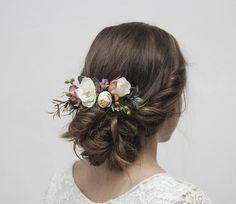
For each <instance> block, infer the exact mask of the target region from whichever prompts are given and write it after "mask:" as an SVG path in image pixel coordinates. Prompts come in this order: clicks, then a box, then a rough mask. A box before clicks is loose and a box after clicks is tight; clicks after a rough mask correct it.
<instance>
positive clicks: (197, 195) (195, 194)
mask: <svg viewBox="0 0 236 204" xmlns="http://www.w3.org/2000/svg"><path fill="white" fill-rule="evenodd" d="M184 183H185V184H186V185H187V186H188V187H189V188H188V190H187V191H186V192H185V193H184V194H183V195H182V198H181V202H177V203H176V204H212V200H211V199H210V198H209V197H208V196H207V195H206V194H205V193H204V192H203V191H202V190H201V189H200V188H199V187H198V186H196V185H194V184H192V183H188V182H186V181H185V182H184Z"/></svg>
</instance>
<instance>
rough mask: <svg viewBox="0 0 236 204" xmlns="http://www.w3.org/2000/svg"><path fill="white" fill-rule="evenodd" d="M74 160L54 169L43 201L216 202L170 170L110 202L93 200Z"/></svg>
mask: <svg viewBox="0 0 236 204" xmlns="http://www.w3.org/2000/svg"><path fill="white" fill-rule="evenodd" d="M73 165H74V161H73V163H72V164H71V163H70V164H69V165H66V166H65V168H62V169H58V170H56V171H55V172H54V174H53V176H52V178H51V180H50V182H49V185H48V187H47V189H46V190H45V192H44V197H43V198H42V200H41V203H40V204H212V201H211V200H210V198H209V197H207V195H206V194H204V193H203V192H202V191H201V190H200V189H199V188H198V187H197V186H195V185H194V184H192V183H189V182H186V181H183V180H180V179H176V178H174V177H172V176H170V175H169V174H168V173H167V172H165V173H157V174H154V175H152V176H150V177H148V178H146V179H144V180H142V181H141V182H140V183H138V184H137V185H135V186H134V187H133V188H131V189H130V190H129V191H127V192H126V193H124V194H122V195H120V196H118V197H116V198H115V199H112V200H109V201H107V202H103V203H98V202H93V201H91V200H89V198H87V197H86V196H85V195H84V194H83V193H82V192H81V191H80V189H79V188H78V186H77V185H76V183H75V181H74V177H73Z"/></svg>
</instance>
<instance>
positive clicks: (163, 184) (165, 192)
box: [150, 173, 212, 204]
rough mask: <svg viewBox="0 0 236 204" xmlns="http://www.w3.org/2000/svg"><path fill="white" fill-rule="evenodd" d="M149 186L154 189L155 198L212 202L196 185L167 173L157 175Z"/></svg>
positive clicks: (188, 203)
mask: <svg viewBox="0 0 236 204" xmlns="http://www.w3.org/2000/svg"><path fill="white" fill-rule="evenodd" d="M151 188H153V190H154V189H155V190H156V192H157V193H156V196H157V197H158V198H157V199H166V200H168V201H169V202H170V203H185V204H212V200H211V199H210V198H209V197H208V195H207V194H205V193H204V191H203V190H202V189H201V188H200V187H199V186H198V185H196V184H194V183H191V182H189V181H186V180H183V179H180V178H177V177H175V176H172V175H170V174H169V173H166V174H162V175H160V176H157V177H156V179H155V180H154V184H151ZM159 195H160V197H161V198H159ZM150 196H151V195H150ZM150 203H151V202H150Z"/></svg>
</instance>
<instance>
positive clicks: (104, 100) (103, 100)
mask: <svg viewBox="0 0 236 204" xmlns="http://www.w3.org/2000/svg"><path fill="white" fill-rule="evenodd" d="M111 103H112V96H111V94H110V92H108V91H102V92H101V93H100V94H99V95H98V105H99V106H100V107H102V108H105V107H109V106H110V105H111Z"/></svg>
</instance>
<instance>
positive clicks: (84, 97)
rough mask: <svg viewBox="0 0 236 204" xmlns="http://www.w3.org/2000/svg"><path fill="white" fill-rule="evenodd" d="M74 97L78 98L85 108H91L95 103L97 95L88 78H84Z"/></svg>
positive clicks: (92, 83)
mask: <svg viewBox="0 0 236 204" xmlns="http://www.w3.org/2000/svg"><path fill="white" fill-rule="evenodd" d="M75 92H76V96H77V97H78V98H80V100H81V101H82V104H83V105H84V106H86V107H89V108H90V107H92V106H93V105H94V103H95V102H96V98H97V93H96V87H95V85H94V82H93V80H92V79H91V78H89V77H84V78H83V79H82V81H81V83H79V84H78V88H77V89H76V90H75Z"/></svg>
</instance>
